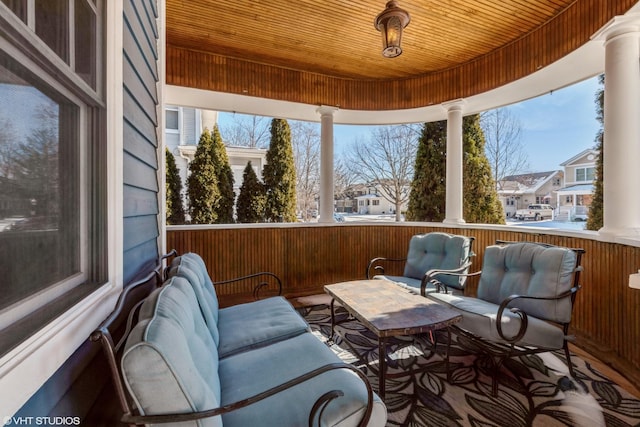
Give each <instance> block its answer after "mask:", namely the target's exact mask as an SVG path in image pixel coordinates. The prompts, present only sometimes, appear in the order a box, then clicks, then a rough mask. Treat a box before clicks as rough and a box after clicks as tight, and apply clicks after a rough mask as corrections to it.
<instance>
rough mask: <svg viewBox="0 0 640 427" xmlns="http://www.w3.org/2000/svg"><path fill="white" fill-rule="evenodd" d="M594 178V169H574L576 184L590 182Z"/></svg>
mask: <svg viewBox="0 0 640 427" xmlns="http://www.w3.org/2000/svg"><path fill="white" fill-rule="evenodd" d="M595 177H596V168H593V167H591V168H576V182H592V181H593V180H594V179H595Z"/></svg>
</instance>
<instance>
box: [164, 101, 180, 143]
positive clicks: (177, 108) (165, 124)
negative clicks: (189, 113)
mask: <svg viewBox="0 0 640 427" xmlns="http://www.w3.org/2000/svg"><path fill="white" fill-rule="evenodd" d="M169 111H172V112H175V113H176V114H177V115H178V127H177V128H175V129H174V128H168V127H166V126H167V120H166V119H165V122H164V126H165V127H164V131H165V132H167V133H173V134H176V133H177V134H179V133H180V131H181V130H182V109H181V108H179V107H171V106H167V107H165V109H164V113H165V115H166V114H167V112H169ZM182 142H183V141H180V144H182Z"/></svg>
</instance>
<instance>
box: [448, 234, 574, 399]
mask: <svg viewBox="0 0 640 427" xmlns="http://www.w3.org/2000/svg"><path fill="white" fill-rule="evenodd" d="M513 243H533V244H536V245H540V246H544V247H549V248H552V247H557V246H555V245H550V244H546V243H539V242H511V241H505V240H496V244H500V245H508V244H513ZM568 249H571V250H572V251H574V252H575V253H576V265H575V268H574V272H573V285H572V287H571V289H569V290H568V291H567V292H565V293H562V294H560V295H557V296H554V297H532V296H527V295H511V296H509V297H507V298H505V299H504V300H503V301H502V302H501V303H500V305H499V308H498V313H497V317H496V319H497V320H496V328H497V331H498V334H499V335H500V338H501V339H502V340H504V341H505V343H501V342H493V341H489V340H487V339H484V338H481V337H479V336H477V335H475V334H472V333H471V332H468V331H466V330H464V329H461V328H460V327H458V326H457V325H453V329H454V331H455V332H456V333H458V334H460V335H464V336H466V337H467V338H469V339H470V340H472V341H473V342H474V343H476V344H477V345H478V347H479V348H480V349H481V350H482V351H483V352H484V353H485V354H487V355H488V356H489V357H490V359H491V362H492V365H493V366H492V367H493V379H492V387H491V391H492V394H493V395H494V396H496V395H497V394H498V374H499V371H500V368H501V367H502V364H503V363H504V362H505V361H506V360H507V359H509V358H512V357H518V356H526V355H530V354H537V353H547V352H549V351H550V350H549V349H548V348H538V347H524V346H518V345H517V344H516V343H517V342H518V341H520V340H521V339H522V337H523V336H524V334H525V333H526V331H527V327H528V317H529V315H528V314H527V313H526V312H525V311H523V310H521V309H519V308H517V307H514V308H509V307H508V305H509V304H510V303H511V302H512V301H514V300H517V299H530V300H540V301H543V300H547V301H550V300H561V299H564V298H571V310H572V311H573V305H574V303H575V299H576V293H577V292H578V291H579V290H580V288H581V285H580V284H579V280H580V273H581V272H582V270H583V268H582V266H581V265H580V264H581V261H582V255H584V253H585V250H584V249H581V248H568ZM439 273H444V274H451V275H456V276H467V277H469V276H477V275H481V273H482V271H477V272H475V273H469V274H460V273H450V272H439ZM505 310H509V311H510V312H511V313H514V314H516V315H517V316H518V317H519V318H520V329H519V330H518V333H516V334H515V335H514V336H512V337H508V336H506V335H505V334H504V333H503V331H502V322H500V319H502V315H503V313H504V311H505ZM547 322H549V323H551V324H554V325H556V326H558V327H560V328H562V331H563V333H564V336H565V339H564V343H563V350H564V354H565V357H566V359H567V366H568V368H569V374H570V375H571V376H572V377H575V372H574V370H573V364H572V363H571V352H570V351H569V341H572V340H573V338H574V337H572V336H570V335H569V326H570V322H567V323H558V322H553V321H547Z"/></svg>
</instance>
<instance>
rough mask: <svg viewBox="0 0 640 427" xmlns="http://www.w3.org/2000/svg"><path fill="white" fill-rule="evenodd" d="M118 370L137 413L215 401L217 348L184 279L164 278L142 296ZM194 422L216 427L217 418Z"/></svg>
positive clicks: (186, 408)
mask: <svg viewBox="0 0 640 427" xmlns="http://www.w3.org/2000/svg"><path fill="white" fill-rule="evenodd" d="M122 376H123V379H124V381H125V384H126V386H127V388H128V389H129V392H130V393H131V395H132V396H133V399H134V401H135V403H136V406H137V407H138V409H139V410H140V412H141V413H142V414H143V415H157V414H166V413H187V412H194V411H202V410H206V409H213V408H217V407H219V406H220V378H219V376H218V353H217V349H216V346H215V344H214V342H213V340H212V338H211V335H210V333H209V330H208V328H207V325H205V323H204V319H203V318H202V315H201V313H200V309H199V308H198V302H197V301H196V296H195V294H194V292H193V288H192V287H191V285H190V284H189V283H188V282H187V281H186V280H185V279H182V278H179V277H174V278H172V279H169V281H168V282H167V283H166V284H165V285H164V286H163V287H161V288H159V289H157V290H156V291H154V292H153V293H152V294H151V295H150V296H149V297H148V298H147V299H146V300H145V302H144V304H143V305H142V308H141V309H140V316H139V321H138V324H137V325H136V326H135V327H134V328H133V330H132V331H131V333H130V334H129V337H128V339H127V343H126V345H125V349H124V353H123V356H122ZM167 425H176V426H177V425H180V426H183V425H196V423H195V422H194V423H185V424H177V423H176V424H167ZM198 425H199V426H207V427H219V426H222V421H221V419H220V417H215V418H209V419H206V420H202V421H200V424H198Z"/></svg>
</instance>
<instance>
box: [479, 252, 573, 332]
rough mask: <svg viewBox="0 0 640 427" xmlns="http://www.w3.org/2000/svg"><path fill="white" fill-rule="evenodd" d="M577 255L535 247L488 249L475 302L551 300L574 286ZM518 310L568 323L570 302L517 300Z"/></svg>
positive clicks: (564, 300)
mask: <svg viewBox="0 0 640 427" xmlns="http://www.w3.org/2000/svg"><path fill="white" fill-rule="evenodd" d="M576 262H577V254H576V253H575V252H574V251H572V250H571V249H568V248H562V247H545V246H541V245H537V244H535V243H512V244H509V245H506V246H498V245H495V246H489V247H487V248H486V250H485V252H484V259H483V263H482V275H481V276H480V282H479V284H478V298H480V299H483V300H486V301H489V302H492V303H494V304H500V303H501V302H502V301H503V300H504V299H505V298H507V297H509V296H511V295H527V296H534V297H553V296H557V295H560V294H562V293H564V292H567V291H569V290H570V289H571V287H572V286H573V273H574V270H575V268H576ZM509 307H518V308H520V309H522V310H524V311H525V312H526V313H528V314H530V315H532V316H535V317H538V318H540V319H545V320H552V321H555V322H560V323H566V322H569V321H571V299H570V298H568V297H567V298H563V299H561V300H530V299H517V300H515V301H514V302H512V303H511V304H510V305H509Z"/></svg>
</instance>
